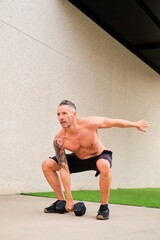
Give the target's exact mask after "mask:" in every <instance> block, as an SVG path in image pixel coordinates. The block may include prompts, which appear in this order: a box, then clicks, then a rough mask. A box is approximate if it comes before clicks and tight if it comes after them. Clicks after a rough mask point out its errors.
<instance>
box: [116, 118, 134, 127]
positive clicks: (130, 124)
mask: <svg viewBox="0 0 160 240" xmlns="http://www.w3.org/2000/svg"><path fill="white" fill-rule="evenodd" d="M114 126H115V127H122V128H123V127H124V128H125V127H126V128H128V127H137V122H131V121H127V120H122V119H115V120H114Z"/></svg>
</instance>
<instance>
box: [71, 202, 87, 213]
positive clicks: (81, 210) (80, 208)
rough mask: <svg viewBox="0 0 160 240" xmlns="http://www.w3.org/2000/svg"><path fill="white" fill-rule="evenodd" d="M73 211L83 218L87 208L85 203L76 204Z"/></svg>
mask: <svg viewBox="0 0 160 240" xmlns="http://www.w3.org/2000/svg"><path fill="white" fill-rule="evenodd" d="M73 211H74V214H75V215H76V216H79V217H80V216H83V215H84V214H85V213H86V206H85V205H84V203H83V202H77V203H76V204H74V208H73Z"/></svg>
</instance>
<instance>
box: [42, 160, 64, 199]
mask: <svg viewBox="0 0 160 240" xmlns="http://www.w3.org/2000/svg"><path fill="white" fill-rule="evenodd" d="M42 171H43V173H44V175H45V178H46V180H47V181H48V183H49V185H50V186H51V188H52V189H53V191H54V192H55V194H56V197H57V199H58V200H64V194H63V191H62V185H61V181H60V179H59V176H58V174H57V172H56V171H59V164H58V163H56V161H54V160H52V159H47V160H45V161H44V162H43V163H42Z"/></svg>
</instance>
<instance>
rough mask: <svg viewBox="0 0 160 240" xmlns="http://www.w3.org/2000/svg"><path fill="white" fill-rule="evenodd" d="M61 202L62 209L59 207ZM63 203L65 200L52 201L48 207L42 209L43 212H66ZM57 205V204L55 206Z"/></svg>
mask: <svg viewBox="0 0 160 240" xmlns="http://www.w3.org/2000/svg"><path fill="white" fill-rule="evenodd" d="M62 202H63V204H62V205H63V209H59V203H62ZM65 204H66V201H65V200H57V201H56V202H54V203H52V204H51V205H50V206H49V207H47V208H45V209H44V212H45V213H64V212H67V211H66V210H65ZM57 205H58V206H57Z"/></svg>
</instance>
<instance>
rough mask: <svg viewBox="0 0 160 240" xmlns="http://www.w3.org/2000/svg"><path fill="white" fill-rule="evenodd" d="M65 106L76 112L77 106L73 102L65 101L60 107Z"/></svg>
mask: <svg viewBox="0 0 160 240" xmlns="http://www.w3.org/2000/svg"><path fill="white" fill-rule="evenodd" d="M63 105H67V106H69V107H71V108H72V109H73V110H74V111H76V106H75V104H74V103H72V102H71V101H69V100H63V101H62V102H61V103H60V104H59V106H63Z"/></svg>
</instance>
